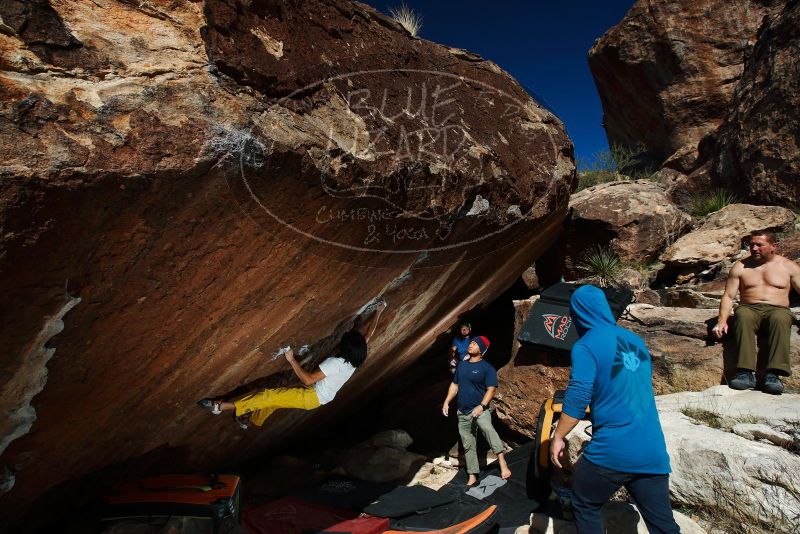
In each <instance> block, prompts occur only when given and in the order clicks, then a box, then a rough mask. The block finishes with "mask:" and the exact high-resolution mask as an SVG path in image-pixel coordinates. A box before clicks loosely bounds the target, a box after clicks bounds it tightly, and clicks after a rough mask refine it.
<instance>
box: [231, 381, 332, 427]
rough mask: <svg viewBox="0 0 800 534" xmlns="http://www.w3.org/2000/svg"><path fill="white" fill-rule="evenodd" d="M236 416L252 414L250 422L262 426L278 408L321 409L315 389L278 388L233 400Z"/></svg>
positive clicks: (255, 392) (263, 390)
mask: <svg viewBox="0 0 800 534" xmlns="http://www.w3.org/2000/svg"><path fill="white" fill-rule="evenodd" d="M233 405H234V406H236V416H237V417H239V416H241V415H245V414H250V422H251V423H253V424H254V425H256V426H261V425H262V424H264V421H265V420H266V419H267V417H269V416H270V415H272V412H274V411H275V410H277V409H278V408H300V409H301V410H313V409H314V408H318V407H319V399H318V398H317V392H316V391H314V389H313V388H277V389H262V390H260V391H254V392H252V393H248V394H246V395H242V396H241V397H239V398H237V399H234V400H233Z"/></svg>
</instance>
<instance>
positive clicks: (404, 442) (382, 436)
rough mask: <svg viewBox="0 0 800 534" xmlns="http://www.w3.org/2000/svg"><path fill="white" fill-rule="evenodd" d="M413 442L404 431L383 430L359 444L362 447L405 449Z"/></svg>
mask: <svg viewBox="0 0 800 534" xmlns="http://www.w3.org/2000/svg"><path fill="white" fill-rule="evenodd" d="M412 443H414V440H413V439H412V438H411V436H409V435H408V432H406V431H405V430H385V431H383V432H378V433H377V434H375V435H374V436H372V437H371V438H369V439H368V440H366V441H364V442H363V443H361V445H360V446H362V447H391V448H393V449H401V450H405V449H407V448H408V447H409V446H410V445H411V444H412Z"/></svg>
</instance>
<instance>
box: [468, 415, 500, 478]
mask: <svg viewBox="0 0 800 534" xmlns="http://www.w3.org/2000/svg"><path fill="white" fill-rule="evenodd" d="M479 428H480V429H481V433H483V437H484V438H486V441H488V442H489V447H491V449H492V452H494V453H495V454H500V453H501V452H503V451H504V450H505V449H504V448H503V442H502V441H500V436H498V435H497V431H496V430H495V429H494V427H493V426H492V412H491V411H490V410H487V411H485V412H483V413H482V414H480V415H479V416H478V417H477V418H475V417H472V415H471V414H466V415H465V414H463V413H461V412H458V433H459V434H461V443H462V445H464V459H465V460H466V461H467V473H469V474H470V475H477V474H478V473H479V472H480V470H481V468H480V465H479V464H478V449H477V445H478V440H477V437H478V429H479Z"/></svg>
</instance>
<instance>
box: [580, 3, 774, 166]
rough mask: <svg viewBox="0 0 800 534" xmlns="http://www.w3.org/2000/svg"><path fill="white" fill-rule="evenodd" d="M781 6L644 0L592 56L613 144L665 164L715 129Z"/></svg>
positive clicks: (604, 117)
mask: <svg viewBox="0 0 800 534" xmlns="http://www.w3.org/2000/svg"><path fill="white" fill-rule="evenodd" d="M780 4H781V2H778V1H769V0H767V1H764V0H703V1H700V2H697V1H688V0H680V1H678V2H675V1H671V0H639V1H638V2H636V3H635V4H634V5H633V7H632V8H631V9H630V11H629V12H628V13H627V15H625V18H624V19H623V20H622V21H621V22H620V23H619V24H617V25H616V26H614V27H613V28H611V29H610V30H609V31H607V32H606V33H605V35H603V36H602V37H601V38H600V39H598V40H597V41H596V42H595V43H594V46H592V49H591V50H590V51H589V67H590V68H591V71H592V75H593V76H594V79H595V83H596V84H597V88H598V91H599V92H600V98H601V100H602V102H603V112H604V114H603V125H604V126H605V128H606V133H607V134H608V139H609V142H611V143H614V144H619V145H622V146H625V147H628V148H631V149H635V148H636V146H637V145H638V144H639V143H642V144H643V145H644V147H645V148H646V150H647V152H648V154H649V155H650V156H651V157H652V158H653V159H655V160H657V161H664V160H665V159H667V158H668V157H669V156H671V155H673V154H674V153H675V152H676V151H677V150H678V149H680V148H681V147H683V146H685V145H691V146H693V147H695V149H696V146H697V142H698V141H699V140H700V139H702V138H703V137H704V136H705V135H706V134H708V133H710V132H712V131H714V130H716V128H717V127H718V126H719V125H720V123H721V122H722V120H723V118H724V117H725V114H726V113H727V111H728V108H729V106H730V103H731V100H732V96H733V92H734V90H735V88H736V84H737V82H738V81H739V78H740V76H741V74H742V70H743V69H744V62H745V52H746V51H747V49H748V48H749V47H751V46H752V45H753V43H754V42H755V39H756V33H757V31H758V28H759V26H760V25H761V20H762V19H763V18H764V16H765V15H767V14H769V13H771V12H773V11H775V10H777V9H778V7H779V5H780Z"/></svg>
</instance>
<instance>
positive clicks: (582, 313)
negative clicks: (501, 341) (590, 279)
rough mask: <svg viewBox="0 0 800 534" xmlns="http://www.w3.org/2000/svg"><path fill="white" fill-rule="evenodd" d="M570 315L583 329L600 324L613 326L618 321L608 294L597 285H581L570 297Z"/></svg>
mask: <svg viewBox="0 0 800 534" xmlns="http://www.w3.org/2000/svg"><path fill="white" fill-rule="evenodd" d="M570 308H571V309H570V315H571V316H572V320H573V321H575V324H577V325H578V328H579V329H580V330H582V331H584V332H585V331H586V330H590V329H592V328H597V327H598V326H613V325H616V324H617V322H616V321H615V320H614V315H613V314H612V313H611V307H610V306H609V305H608V300H606V295H605V293H603V291H602V290H601V289H600V288H597V287H595V286H581V287H579V288H578V289H576V290H575V292H574V293H572V298H570Z"/></svg>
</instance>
